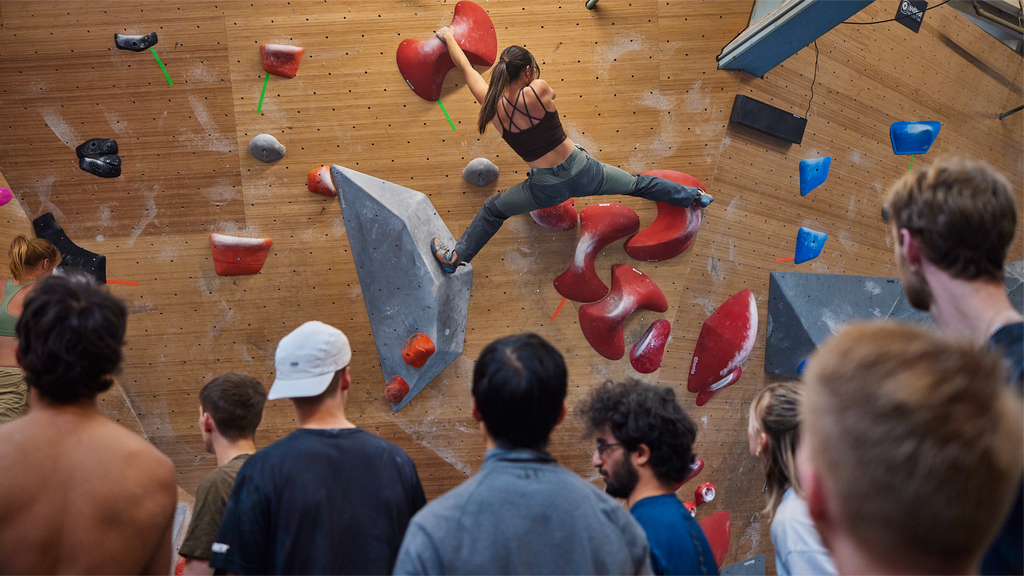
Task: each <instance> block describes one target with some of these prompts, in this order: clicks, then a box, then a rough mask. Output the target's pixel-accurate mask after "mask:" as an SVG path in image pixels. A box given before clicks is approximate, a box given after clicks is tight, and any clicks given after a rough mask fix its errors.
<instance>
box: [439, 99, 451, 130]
mask: <svg viewBox="0 0 1024 576" xmlns="http://www.w3.org/2000/svg"><path fill="white" fill-rule="evenodd" d="M437 105H438V106H440V107H441V112H444V117H445V118H447V119H448V125H449V126H451V127H452V132H455V122H452V117H451V116H449V115H448V111H447V110H445V109H444V104H441V99H440V98H438V99H437Z"/></svg>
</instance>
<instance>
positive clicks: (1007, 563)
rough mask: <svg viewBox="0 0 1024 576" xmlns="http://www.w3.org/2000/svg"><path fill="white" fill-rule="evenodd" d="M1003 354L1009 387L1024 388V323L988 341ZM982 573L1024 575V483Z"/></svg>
mask: <svg viewBox="0 0 1024 576" xmlns="http://www.w3.org/2000/svg"><path fill="white" fill-rule="evenodd" d="M989 344H991V345H992V346H993V347H994V348H996V349H997V350H999V351H1000V352H1002V354H1003V355H1004V356H1005V357H1006V363H1007V365H1008V367H1009V369H1010V384H1011V385H1012V386H1013V388H1014V389H1015V390H1017V392H1018V393H1020V392H1021V390H1022V389H1024V322H1018V323H1016V324H1007V325H1006V326H1003V327H1002V328H1000V329H999V330H996V333H995V334H993V335H992V338H990V339H989ZM981 573H982V574H1021V573H1024V484H1021V486H1020V490H1019V491H1018V492H1017V501H1016V502H1015V503H1014V504H1013V510H1012V511H1011V512H1010V517H1009V518H1008V519H1007V520H1006V524H1004V525H1003V529H1002V530H1001V531H1000V532H999V535H998V536H996V539H995V542H993V543H992V547H991V548H989V550H988V552H987V553H986V554H985V557H984V559H982V562H981Z"/></svg>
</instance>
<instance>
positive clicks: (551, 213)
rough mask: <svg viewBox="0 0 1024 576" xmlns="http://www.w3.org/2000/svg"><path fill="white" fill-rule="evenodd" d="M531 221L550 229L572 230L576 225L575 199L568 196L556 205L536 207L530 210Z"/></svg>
mask: <svg viewBox="0 0 1024 576" xmlns="http://www.w3.org/2000/svg"><path fill="white" fill-rule="evenodd" d="M530 216H532V217H533V221H534V222H536V223H537V224H540V225H541V226H543V227H545V228H551V229H552V230H572V229H573V228H575V227H576V219H577V215H576V201H575V200H573V199H572V198H569V199H568V200H566V201H565V202H562V203H561V204H559V205H558V206H552V207H551V208H538V209H537V210H534V211H533V212H530Z"/></svg>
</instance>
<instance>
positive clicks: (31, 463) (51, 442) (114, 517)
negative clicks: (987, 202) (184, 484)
mask: <svg viewBox="0 0 1024 576" xmlns="http://www.w3.org/2000/svg"><path fill="white" fill-rule="evenodd" d="M31 394H32V395H31V399H30V402H31V405H32V410H31V411H30V412H29V413H28V414H27V415H26V416H24V417H22V418H19V419H17V420H14V421H12V422H10V423H7V424H4V425H2V426H0V573H6V574H11V573H13V574H49V573H72V574H95V573H104V574H141V573H148V574H166V573H167V572H168V570H169V569H170V564H171V553H172V549H171V546H172V545H171V531H172V529H173V521H174V509H175V504H176V501H177V493H176V482H175V475H174V466H173V465H172V464H171V461H170V460H169V459H168V458H167V457H166V456H164V455H163V454H161V453H160V452H159V451H158V450H157V449H156V448H154V447H153V446H151V445H150V444H149V443H148V442H146V441H145V440H143V439H142V438H140V437H138V436H136V435H135V434H134V433H132V432H129V431H128V430H126V429H125V428H123V427H122V426H121V425H119V424H117V423H115V422H113V421H111V420H109V419H108V418H106V417H105V416H103V415H102V414H100V412H99V410H98V409H97V407H96V401H95V399H90V400H82V401H79V402H77V403H73V404H64V405H55V404H51V403H49V402H47V401H46V400H45V399H42V398H40V397H39V396H38V394H36V391H35V390H32V392H31Z"/></svg>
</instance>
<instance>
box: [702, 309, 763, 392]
mask: <svg viewBox="0 0 1024 576" xmlns="http://www.w3.org/2000/svg"><path fill="white" fill-rule="evenodd" d="M756 337H757V302H756V301H755V300H754V293H753V292H751V291H750V290H749V289H748V290H744V291H742V292H740V293H738V294H736V295H734V296H733V297H732V298H729V299H728V300H726V301H725V303H724V304H722V305H721V306H719V307H718V310H715V311H714V313H712V314H711V316H709V317H708V319H707V320H705V321H704V326H703V327H702V328H701V329H700V337H698V338H697V346H696V347H695V348H694V350H693V362H692V363H691V364H690V376H689V377H688V378H687V381H686V389H687V390H689V391H690V392H701V391H704V390H707V391H709V392H711V393H712V394H713V393H714V392H715V391H716V390H720V389H722V388H724V387H725V386H727V385H728V384H731V383H732V382H729V381H728V379H729V378H732V376H731V375H732V373H733V372H735V371H736V369H737V368H739V367H740V364H743V363H744V362H746V360H747V358H748V357H749V356H750V351H751V350H753V349H754V339H755V338H756ZM737 379H739V375H738V374H737V375H736V377H735V379H733V382H735V381H736V380H737ZM723 381H724V382H725V383H724V385H723ZM716 385H717V386H716ZM704 402H707V397H706V398H704Z"/></svg>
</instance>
